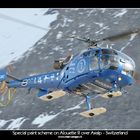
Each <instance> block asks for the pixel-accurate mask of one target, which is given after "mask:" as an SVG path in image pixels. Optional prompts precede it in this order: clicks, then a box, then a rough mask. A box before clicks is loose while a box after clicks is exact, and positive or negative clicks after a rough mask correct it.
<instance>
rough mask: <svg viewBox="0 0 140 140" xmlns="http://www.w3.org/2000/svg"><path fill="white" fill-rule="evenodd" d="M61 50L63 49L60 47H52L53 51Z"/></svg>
mask: <svg viewBox="0 0 140 140" xmlns="http://www.w3.org/2000/svg"><path fill="white" fill-rule="evenodd" d="M62 49H63V48H62V47H60V46H56V47H54V48H53V49H52V50H54V51H59V50H62Z"/></svg>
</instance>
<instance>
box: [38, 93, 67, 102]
mask: <svg viewBox="0 0 140 140" xmlns="http://www.w3.org/2000/svg"><path fill="white" fill-rule="evenodd" d="M65 94H66V93H65V92H64V91H62V90H59V91H53V92H51V93H49V94H47V95H44V96H41V97H40V99H42V100H44V101H51V100H54V99H57V98H60V97H62V96H64V95H65Z"/></svg>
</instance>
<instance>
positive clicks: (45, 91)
mask: <svg viewBox="0 0 140 140" xmlns="http://www.w3.org/2000/svg"><path fill="white" fill-rule="evenodd" d="M46 94H48V91H47V90H39V92H38V95H37V96H38V97H39V98H40V97H42V96H44V95H46Z"/></svg>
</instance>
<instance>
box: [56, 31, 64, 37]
mask: <svg viewBox="0 0 140 140" xmlns="http://www.w3.org/2000/svg"><path fill="white" fill-rule="evenodd" d="M62 34H63V32H61V31H59V32H58V34H57V35H56V39H60V38H61V37H62Z"/></svg>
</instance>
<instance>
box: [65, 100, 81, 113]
mask: <svg viewBox="0 0 140 140" xmlns="http://www.w3.org/2000/svg"><path fill="white" fill-rule="evenodd" d="M83 103H84V100H83V101H81V102H80V103H79V104H78V105H76V106H74V107H70V108H67V109H66V110H65V111H70V110H75V109H80V108H81V107H80V105H81V104H83Z"/></svg>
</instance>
